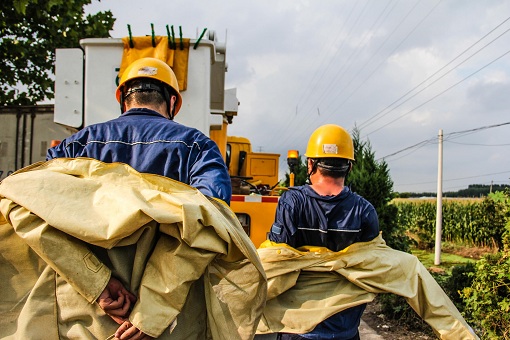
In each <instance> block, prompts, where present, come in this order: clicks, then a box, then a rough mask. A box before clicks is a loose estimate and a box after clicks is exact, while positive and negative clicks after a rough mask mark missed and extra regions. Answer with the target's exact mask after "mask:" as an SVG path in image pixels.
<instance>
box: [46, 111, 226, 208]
mask: <svg viewBox="0 0 510 340" xmlns="http://www.w3.org/2000/svg"><path fill="white" fill-rule="evenodd" d="M59 157H71V158H75V157H89V158H94V159H97V160H100V161H102V162H106V163H113V162H121V163H125V164H128V165H130V166H131V167H133V168H134V169H135V170H137V171H138V172H143V173H151V174H157V175H161V176H165V177H169V178H172V179H174V180H177V181H179V182H183V183H186V184H189V185H190V186H192V187H194V188H197V189H198V190H200V192H202V193H203V194H205V195H207V196H211V197H216V198H219V199H221V200H223V201H225V202H226V203H227V204H229V203H230V199H231V196H232V189H231V184H230V176H229V174H228V170H227V167H226V165H225V162H224V161H223V158H222V156H221V153H220V151H219V149H218V146H217V145H216V143H215V142H214V141H212V140H211V139H210V138H208V137H207V136H206V135H204V134H203V133H202V132H200V131H199V130H197V129H194V128H190V127H187V126H184V125H182V124H179V123H177V122H175V121H173V120H169V119H167V118H165V117H164V116H162V115H160V114H159V113H157V112H156V111H153V110H149V109H143V108H135V109H131V110H129V111H126V112H125V113H123V114H122V115H121V116H119V117H118V118H115V119H112V120H110V121H107V122H104V123H99V124H95V125H90V126H87V127H86V128H84V129H82V130H80V131H78V132H77V133H76V134H74V135H72V136H70V137H68V138H66V139H64V140H63V141H62V142H61V143H60V144H59V145H57V146H55V147H53V148H51V149H49V150H48V153H47V155H46V159H48V160H49V159H53V158H59Z"/></svg>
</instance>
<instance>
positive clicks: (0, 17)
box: [0, 0, 115, 105]
mask: <svg viewBox="0 0 510 340" xmlns="http://www.w3.org/2000/svg"><path fill="white" fill-rule="evenodd" d="M90 3H91V0H2V1H1V2H0V9H1V12H0V61H1V62H0V105H13V104H20V105H31V104H36V103H37V102H39V101H42V100H45V99H51V98H53V80H52V79H53V66H54V59H55V49H56V48H66V47H79V41H80V39H83V38H88V37H97V38H102V37H109V31H110V30H111V29H112V28H113V24H114V22H115V19H114V18H113V15H112V13H111V12H110V11H106V12H99V13H97V14H94V15H87V16H85V14H84V9H83V8H84V6H85V5H87V4H90Z"/></svg>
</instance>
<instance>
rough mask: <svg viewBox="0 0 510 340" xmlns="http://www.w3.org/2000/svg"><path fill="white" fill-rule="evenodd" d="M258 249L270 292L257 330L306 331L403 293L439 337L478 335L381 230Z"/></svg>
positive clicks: (459, 338) (423, 271) (452, 338)
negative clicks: (328, 244)
mask: <svg viewBox="0 0 510 340" xmlns="http://www.w3.org/2000/svg"><path fill="white" fill-rule="evenodd" d="M258 253H259V256H260V259H261V261H262V264H263V265H264V270H265V272H266V275H267V280H268V295H267V299H268V301H267V303H266V307H265V309H264V313H263V316H262V319H261V322H260V324H259V327H258V330H257V333H259V334H265V333H273V332H288V333H297V334H302V333H307V332H309V331H311V330H312V329H313V328H314V327H315V326H316V325H317V324H318V323H319V322H321V321H323V320H325V319H326V318H328V317H329V316H331V315H333V314H336V313H338V312H340V311H342V310H344V309H347V308H349V307H353V306H356V305H359V304H362V303H365V302H370V301H372V300H373V299H374V297H375V296H376V294H378V293H394V294H397V295H400V296H403V297H404V298H405V299H406V301H407V302H408V303H409V305H410V306H411V307H412V308H413V309H414V310H415V311H416V312H417V313H418V315H419V316H420V317H422V318H423V319H424V320H425V321H426V322H427V323H428V324H429V325H430V326H431V327H432V329H433V330H434V332H435V333H436V335H437V336H438V337H439V338H440V339H448V340H462V339H478V337H477V336H476V335H475V334H474V333H473V332H472V330H471V328H470V327H469V325H468V324H467V323H466V321H465V320H464V318H463V317H462V315H461V314H460V312H459V311H458V310H457V308H456V307H455V305H454V304H453V303H452V302H451V300H450V299H449V298H448V296H447V295H446V294H445V293H444V291H443V290H442V289H441V287H440V286H439V285H438V284H437V282H436V280H435V279H434V278H433V277H432V276H431V275H430V273H429V272H428V271H427V269H426V268H425V267H424V266H423V264H422V263H421V262H420V261H419V260H418V259H417V258H416V256H413V255H411V254H407V253H404V252H401V251H397V250H394V249H391V248H390V247H388V246H387V245H386V243H385V242H384V240H383V238H382V236H381V235H379V236H378V237H376V238H375V239H374V240H372V241H370V242H360V243H355V244H353V245H351V246H349V247H347V248H346V249H344V250H342V251H339V252H333V251H330V250H328V249H327V248H323V247H301V248H299V250H297V249H294V248H292V247H290V246H288V245H285V244H278V243H273V242H271V241H265V242H264V243H262V244H261V246H260V247H259V249H258Z"/></svg>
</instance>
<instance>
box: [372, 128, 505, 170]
mask: <svg viewBox="0 0 510 340" xmlns="http://www.w3.org/2000/svg"><path fill="white" fill-rule="evenodd" d="M509 124H510V122H506V123H499V124H493V125H487V126H480V127H477V128H473V129H469V130H462V131H456V132H450V133H447V134H445V135H444V136H443V141H448V140H449V139H450V138H451V137H452V136H456V135H461V134H467V133H474V132H478V131H482V130H487V129H492V128H497V127H501V126H505V125H509ZM455 138H458V136H457V137H455ZM436 143H437V138H435V137H434V138H430V139H426V140H423V141H421V142H418V143H416V144H413V145H411V146H408V147H405V148H404V149H401V150H399V151H395V152H393V153H391V154H389V155H386V156H384V157H381V158H378V159H377V161H380V160H384V159H386V158H389V157H391V156H395V155H398V154H399V153H402V152H404V151H407V150H410V149H413V148H421V147H423V146H425V145H428V144H436Z"/></svg>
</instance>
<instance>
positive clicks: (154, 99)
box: [122, 78, 166, 105]
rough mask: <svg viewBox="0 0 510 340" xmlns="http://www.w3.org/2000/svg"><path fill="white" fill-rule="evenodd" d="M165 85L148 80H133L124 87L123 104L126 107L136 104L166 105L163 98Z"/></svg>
mask: <svg viewBox="0 0 510 340" xmlns="http://www.w3.org/2000/svg"><path fill="white" fill-rule="evenodd" d="M164 87H165V85H164V84H163V83H161V82H159V81H153V80H148V79H143V78H139V79H133V80H131V81H129V82H128V83H127V84H126V85H125V89H124V91H123V94H122V95H123V96H124V102H125V103H126V104H128V105H133V104H138V105H147V104H156V105H161V104H164V103H166V101H165V98H164V94H163V91H164Z"/></svg>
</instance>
